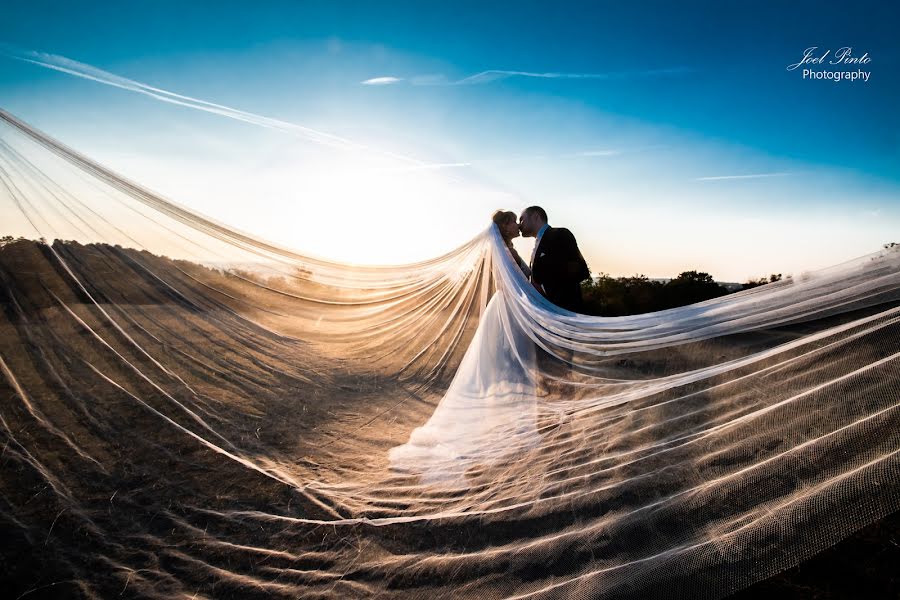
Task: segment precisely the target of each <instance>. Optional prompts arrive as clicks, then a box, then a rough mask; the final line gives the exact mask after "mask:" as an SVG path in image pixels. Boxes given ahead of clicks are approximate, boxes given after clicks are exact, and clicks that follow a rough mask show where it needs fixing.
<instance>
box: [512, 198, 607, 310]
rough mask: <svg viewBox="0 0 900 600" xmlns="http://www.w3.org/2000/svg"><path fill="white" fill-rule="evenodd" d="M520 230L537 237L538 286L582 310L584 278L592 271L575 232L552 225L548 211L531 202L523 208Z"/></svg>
mask: <svg viewBox="0 0 900 600" xmlns="http://www.w3.org/2000/svg"><path fill="white" fill-rule="evenodd" d="M519 231H520V232H521V233H522V235H523V236H524V237H533V238H536V239H535V241H534V251H533V252H532V254H531V283H532V284H533V285H534V287H535V288H537V290H538V291H539V292H540V293H541V294H543V295H544V297H546V298H547V300H549V301H550V302H552V303H553V304H555V305H557V306H559V307H560V308H565V309H567V310H571V311H572V312H581V311H582V301H581V282H582V281H584V280H585V279H587V278H588V277H590V276H591V272H590V270H588V266H587V263H585V262H584V257H582V256H581V252H580V251H579V250H578V243H577V242H576V241H575V236H574V235H572V232H571V231H569V230H568V229H564V228H562V227H550V226H549V225H548V224H547V212H546V211H545V210H544V209H543V208H541V207H540V206H529V207H528V208H526V209H525V210H523V211H522V214H521V215H520V216H519Z"/></svg>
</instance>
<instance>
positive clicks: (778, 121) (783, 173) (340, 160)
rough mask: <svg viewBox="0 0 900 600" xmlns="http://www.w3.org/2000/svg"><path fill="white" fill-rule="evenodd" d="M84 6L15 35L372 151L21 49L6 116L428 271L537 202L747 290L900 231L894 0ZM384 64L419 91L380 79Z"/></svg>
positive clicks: (595, 253) (142, 170) (317, 242)
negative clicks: (509, 212) (844, 50)
mask: <svg viewBox="0 0 900 600" xmlns="http://www.w3.org/2000/svg"><path fill="white" fill-rule="evenodd" d="M71 4H72V5H70V4H69V3H65V4H64V3H42V2H28V3H25V2H16V3H12V4H11V5H10V6H9V7H7V8H6V9H5V10H6V15H7V16H8V18H5V19H4V21H3V23H2V24H0V41H2V42H5V43H6V44H9V45H10V47H12V48H14V49H15V52H28V51H37V52H43V53H48V54H52V55H56V56H61V57H67V58H68V59H72V60H75V61H78V62H79V63H83V64H84V65H90V66H93V67H96V68H99V69H102V70H104V71H107V72H111V73H114V74H115V75H119V76H123V77H127V78H130V79H133V80H136V81H139V82H142V83H145V84H149V85H152V86H154V87H157V88H162V89H164V90H168V91H170V92H175V93H179V94H185V95H188V96H191V97H193V98H198V99H202V100H205V101H209V102H215V103H218V104H222V105H227V106H229V107H233V108H236V109H241V110H244V111H248V112H250V113H253V114H255V115H261V116H265V117H272V118H277V119H281V120H284V121H287V122H290V123H294V124H299V125H302V126H305V127H309V128H312V129H314V130H315V131H318V132H323V133H327V134H330V135H334V136H338V137H339V138H340V139H341V140H346V141H348V143H349V144H350V145H352V147H351V146H349V145H348V146H347V147H343V148H337V149H336V148H334V147H333V146H329V145H323V144H322V143H321V140H311V139H309V137H308V136H307V137H303V136H300V137H297V136H296V135H285V134H284V133H283V132H273V131H270V130H262V129H260V128H255V127H253V125H248V124H247V123H242V122H237V121H234V120H233V119H228V118H224V117H221V116H216V115H210V114H208V113H201V112H199V111H197V110H193V109H191V108H185V107H181V106H174V105H171V104H165V103H161V102H159V101H158V100H154V99H151V98H148V97H147V96H144V95H141V94H135V93H133V92H129V91H125V90H122V89H116V88H113V87H110V86H107V85H102V84H100V83H96V82H92V81H87V80H85V79H83V78H78V77H73V76H72V75H68V74H64V73H60V72H58V71H53V70H50V69H45V68H41V67H40V66H36V65H34V64H29V63H24V62H21V61H17V60H13V59H9V58H5V59H0V98H2V99H3V100H2V105H3V106H4V107H5V108H7V109H8V110H10V111H11V112H13V113H15V114H17V115H19V116H20V117H22V118H24V119H26V120H28V121H30V122H32V123H33V124H35V125H37V126H38V127H41V128H42V129H44V130H45V131H47V132H48V133H50V134H51V135H54V136H56V137H58V138H60V139H62V140H63V141H65V142H67V143H69V144H70V145H72V146H75V147H77V148H79V149H81V150H83V151H85V152H87V153H88V154H90V155H91V156H95V157H97V158H99V159H101V160H102V161H103V162H106V163H108V164H110V165H111V166H113V167H114V168H117V169H120V170H122V171H123V172H125V173H126V174H129V175H131V176H133V177H135V178H136V179H139V180H140V181H144V182H146V183H148V184H149V185H150V186H151V187H155V188H156V189H160V190H162V191H164V192H165V193H167V194H168V195H170V196H172V197H174V198H176V199H178V200H180V201H182V202H184V203H185V204H188V205H190V206H195V207H196V208H198V209H199V210H202V211H203V212H207V213H210V214H213V215H214V216H218V217H220V218H222V219H223V220H226V221H228V222H233V223H235V224H236V225H239V226H242V227H243V228H245V229H249V230H251V231H255V232H258V233H259V234H260V235H263V236H264V237H269V238H273V239H276V240H277V241H281V242H283V243H287V244H289V245H292V246H295V247H298V248H299V249H301V250H308V251H311V252H315V253H319V254H325V255H328V256H332V257H335V258H342V259H347V260H355V261H363V262H365V261H366V259H371V260H374V261H377V262H385V261H391V262H393V261H403V260H415V259H418V258H424V257H426V256H429V255H432V254H433V253H435V252H439V251H442V250H446V249H449V248H452V247H454V246H455V245H458V244H460V243H462V242H463V241H465V240H466V239H468V238H469V237H471V236H472V235H474V234H475V233H477V232H478V230H479V229H481V228H483V226H484V224H485V223H486V221H487V217H488V216H489V214H490V212H491V210H492V209H493V208H497V207H500V206H503V207H508V208H511V209H513V210H516V211H518V210H519V209H520V208H521V207H522V206H524V205H527V204H531V203H538V204H541V205H543V206H544V207H545V208H547V210H548V212H549V213H550V216H551V223H552V224H555V225H561V226H568V227H569V228H570V229H572V230H573V232H575V234H576V236H577V237H578V239H579V242H580V244H581V245H582V247H583V249H584V251H585V254H586V255H587V258H588V262H589V264H590V265H591V268H592V269H593V270H594V271H606V272H611V273H613V274H616V275H626V274H632V273H636V272H640V273H646V274H648V275H650V276H671V275H674V274H677V273H678V272H679V271H681V270H686V269H693V268H699V269H702V270H707V271H709V272H712V273H713V274H714V275H715V276H716V277H718V278H719V279H728V280H737V279H743V278H746V277H751V276H758V275H762V274H765V273H768V272H772V271H776V272H797V271H801V270H804V269H810V268H818V267H823V266H827V265H828V264H833V263H835V262H840V261H842V260H846V259H850V258H853V257H855V256H858V255H861V254H865V253H868V252H872V251H874V250H876V249H878V247H880V245H881V244H882V243H885V242H889V241H900V240H898V239H896V238H898V237H900V235H898V232H900V114H898V111H897V110H896V109H895V106H897V105H900V69H898V66H900V42H897V41H896V35H895V32H894V30H895V28H896V24H897V23H898V22H900V18H898V17H900V9H898V8H896V7H892V6H890V3H885V2H879V3H875V2H869V3H867V2H862V3H855V4H853V6H852V7H851V6H849V5H845V4H842V3H828V2H799V3H797V2H795V3H790V4H786V3H759V2H757V3H749V2H748V3H738V2H705V3H699V2H693V3H691V2H689V3H679V4H678V5H677V7H676V6H675V4H674V3H663V2H637V3H634V4H632V5H629V6H624V5H622V4H620V3H611V2H610V3H605V2H583V3H559V2H557V3H552V4H551V3H549V2H516V3H506V4H504V3H491V4H490V6H485V4H486V3H474V2H473V3H452V4H450V3H444V4H441V5H437V4H426V3H421V2H417V3H412V2H410V3H403V2H390V3H383V4H385V5H386V6H378V5H377V4H376V3H367V2H359V3H346V2H327V3H326V2H316V3H303V2H289V3H288V2H285V3H265V2H261V3H258V4H257V5H253V6H249V5H247V4H246V3H228V2H216V3H210V4H208V5H205V6H204V5H203V4H202V3H196V4H193V5H191V6H183V5H182V4H181V3H174V2H172V3H169V2H130V3H109V4H106V5H104V4H102V3H94V4H92V5H91V6H88V7H85V6H75V5H74V3H71ZM810 46H817V47H818V48H819V51H818V52H817V53H818V54H820V53H821V52H822V51H824V50H831V52H832V55H833V54H834V53H835V52H836V51H837V50H838V49H839V48H841V47H845V46H851V47H852V49H853V51H852V55H853V56H862V55H863V54H864V53H865V54H867V55H868V56H869V57H870V58H871V61H870V62H869V63H868V64H863V65H852V66H850V65H848V66H830V65H826V66H824V67H820V69H821V68H825V69H831V70H835V69H838V70H857V69H862V70H864V71H867V72H869V73H870V79H869V81H866V82H863V81H852V82H851V81H840V82H835V81H829V80H818V81H810V80H804V79H803V78H802V76H801V73H800V72H799V71H788V70H786V66H787V65H789V64H792V63H795V62H797V61H798V60H799V59H800V58H801V56H802V54H803V51H804V49H806V48H808V47H810ZM54 60H55V59H54ZM486 72H487V74H486ZM510 72H516V73H518V74H510ZM548 74H549V76H548ZM538 75H541V76H538ZM373 78H395V79H397V80H398V81H394V82H393V83H390V84H384V85H366V84H363V83H362V82H364V81H367V80H371V79H373ZM348 147H351V149H350V150H348V149H347V148H348ZM398 155H399V156H400V157H401V158H399V159H398V158H397V156H398ZM373 169H374V170H375V171H377V175H372V173H373ZM238 178H241V179H240V181H238ZM254 196H255V197H258V200H256V199H255V200H254V201H253V202H252V203H248V201H247V199H248V198H249V197H254ZM248 205H251V206H252V207H253V210H252V211H250V210H248ZM266 206H268V207H271V208H272V210H271V212H268V213H267V212H266V211H264V210H260V207H266ZM274 215H279V216H274ZM285 215H290V216H289V217H285ZM286 223H290V225H286ZM335 230H338V231H341V232H342V233H343V239H342V240H341V241H340V243H336V242H335V241H334V239H335V237H341V236H335V235H334V231H335ZM298 231H302V232H303V233H302V234H301V233H299V232H298ZM375 232H391V233H392V234H393V235H391V236H383V237H390V238H391V239H397V238H399V239H400V240H402V243H398V244H395V247H387V245H386V244H384V243H378V242H376V241H373V239H372V238H373V235H375ZM522 248H523V249H526V250H527V248H528V244H522Z"/></svg>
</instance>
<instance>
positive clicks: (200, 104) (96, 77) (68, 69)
mask: <svg viewBox="0 0 900 600" xmlns="http://www.w3.org/2000/svg"><path fill="white" fill-rule="evenodd" d="M0 55H2V56H6V57H8V58H12V59H15V60H20V61H22V62H26V63H30V64H33V65H37V66H39V67H43V68H45V69H51V70H53V71H59V72H60V73H66V74H68V75H73V76H75V77H79V78H81V79H87V80H90V81H94V82H97V83H102V84H104V85H108V86H112V87H115V88H119V89H123V90H127V91H130V92H135V93H138V94H142V95H144V96H148V97H150V98H153V99H155V100H159V101H161V102H167V103H169V104H175V105H178V106H183V107H186V108H192V109H194V110H199V111H203V112H207V113H212V114H216V115H219V116H223V117H227V118H229V119H235V120H237V121H243V122H245V123H250V124H252V125H258V126H260V127H265V128H268V129H275V130H278V131H282V132H284V133H288V134H291V135H295V136H297V137H301V138H305V139H308V140H310V141H313V142H316V143H318V144H322V145H325V146H330V147H334V148H342V149H352V150H365V151H369V152H374V153H376V154H380V155H383V156H388V157H390V158H394V159H397V160H400V161H403V162H406V163H408V164H413V165H416V166H419V165H425V164H427V163H425V162H423V161H420V160H418V159H415V158H410V157H408V156H403V155H400V154H396V153H393V152H387V151H384V150H381V149H378V148H373V147H370V146H367V145H365V144H361V143H358V142H355V141H353V140H351V139H348V138H345V137H341V136H337V135H334V134H331V133H327V132H325V131H319V130H317V129H313V128H311V127H306V126H304V125H299V124H297V123H291V122H289V121H282V120H280V119H274V118H271V117H266V116H263V115H259V114H256V113H252V112H248V111H244V110H240V109H237V108H232V107H230V106H225V105H223V104H216V103H213V102H208V101H206V100H201V99H199V98H193V97H191V96H185V95H182V94H177V93H175V92H170V91H168V90H164V89H161V88H157V87H153V86H151V85H148V84H146V83H142V82H140V81H135V80H133V79H128V78H126V77H122V76H120V75H116V74H115V73H110V72H109V71H104V70H103V69H99V68H97V67H95V66H93V65H89V64H86V63H82V62H78V61H76V60H72V59H70V58H67V57H65V56H60V55H57V54H47V53H44V52H36V51H34V50H23V49H19V48H15V47H13V46H9V45H5V44H0Z"/></svg>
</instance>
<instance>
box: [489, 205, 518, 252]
mask: <svg viewBox="0 0 900 600" xmlns="http://www.w3.org/2000/svg"><path fill="white" fill-rule="evenodd" d="M491 220H492V221H493V222H494V225H496V226H497V229H499V230H500V233H501V234H502V233H503V229H502V227H503V225H506V224H507V223H509V221H510V220H513V221H515V220H516V213H514V212H513V211H511V210H503V209H500V210H498V211H497V212H495V213H494V216H493V217H491ZM506 243H507V244H509V243H512V240H506Z"/></svg>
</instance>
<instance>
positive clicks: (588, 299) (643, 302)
mask: <svg viewBox="0 0 900 600" xmlns="http://www.w3.org/2000/svg"><path fill="white" fill-rule="evenodd" d="M780 280H781V274H780V273H778V274H772V275H771V276H769V277H768V278H761V279H751V280H750V281H747V282H746V283H744V284H743V285H742V286H741V287H740V288H738V289H736V290H734V289H733V290H729V289H728V288H726V287H725V286H723V285H720V284H719V283H716V281H715V279H713V276H712V275H710V274H709V273H704V272H702V271H685V272H684V273H681V274H680V275H679V276H678V277H676V278H674V279H670V280H669V281H666V282H663V281H656V280H652V279H649V278H648V277H647V276H646V275H635V276H633V277H611V276H610V275H608V274H607V273H600V276H599V277H597V278H596V279H594V280H585V281H584V282H583V283H582V285H581V290H582V297H583V298H584V312H585V313H586V314H589V315H597V316H604V317H621V316H624V315H636V314H641V313H648V312H655V311H658V310H665V309H667V308H675V307H677V306H686V305H688V304H694V303H695V302H702V301H704V300H710V299H712V298H718V297H719V296H724V295H726V294H730V293H732V292H735V291H739V290H743V289H749V288H752V287H757V286H760V285H765V284H768V283H774V282H776V281H780Z"/></svg>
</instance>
